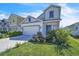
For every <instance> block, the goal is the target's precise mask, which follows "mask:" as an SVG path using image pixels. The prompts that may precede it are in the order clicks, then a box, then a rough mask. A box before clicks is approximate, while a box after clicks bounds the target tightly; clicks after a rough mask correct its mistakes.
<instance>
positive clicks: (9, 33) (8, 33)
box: [6, 31, 22, 37]
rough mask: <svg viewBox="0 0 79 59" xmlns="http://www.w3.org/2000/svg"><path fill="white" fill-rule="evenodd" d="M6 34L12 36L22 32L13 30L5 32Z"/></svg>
mask: <svg viewBox="0 0 79 59" xmlns="http://www.w3.org/2000/svg"><path fill="white" fill-rule="evenodd" d="M6 34H7V35H9V37H14V36H18V35H22V32H20V31H14V32H7V33H6Z"/></svg>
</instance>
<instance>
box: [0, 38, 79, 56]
mask: <svg viewBox="0 0 79 59" xmlns="http://www.w3.org/2000/svg"><path fill="white" fill-rule="evenodd" d="M69 44H70V46H71V47H69V48H68V49H63V50H61V51H59V52H57V50H58V49H57V50H56V48H55V47H56V45H54V44H48V43H31V42H28V43H24V44H22V45H20V46H19V47H17V48H13V49H9V50H7V51H5V52H2V53H0V55H2V56H7V55H8V56H61V55H64V56H78V55H79V40H78V39H77V40H76V39H73V38H72V39H71V40H69ZM60 52H62V54H60Z"/></svg>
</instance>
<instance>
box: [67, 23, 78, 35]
mask: <svg viewBox="0 0 79 59" xmlns="http://www.w3.org/2000/svg"><path fill="white" fill-rule="evenodd" d="M65 28H66V29H68V30H70V33H71V34H72V35H74V36H79V22H77V23H74V24H72V25H70V26H67V27H65Z"/></svg>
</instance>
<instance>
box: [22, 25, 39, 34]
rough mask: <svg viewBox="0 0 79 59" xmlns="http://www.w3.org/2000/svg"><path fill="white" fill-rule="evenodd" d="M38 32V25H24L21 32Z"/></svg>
mask: <svg viewBox="0 0 79 59" xmlns="http://www.w3.org/2000/svg"><path fill="white" fill-rule="evenodd" d="M37 32H39V26H26V27H23V34H24V35H34V34H36V33H37Z"/></svg>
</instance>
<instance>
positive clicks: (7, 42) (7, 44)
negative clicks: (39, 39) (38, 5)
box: [0, 35, 31, 52]
mask: <svg viewBox="0 0 79 59" xmlns="http://www.w3.org/2000/svg"><path fill="white" fill-rule="evenodd" d="M29 39H31V37H29V36H25V35H22V36H17V37H11V38H5V39H0V52H3V51H5V50H7V49H10V48H13V47H15V45H16V44H17V43H20V44H22V43H24V42H27V41H28V40H29Z"/></svg>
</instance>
